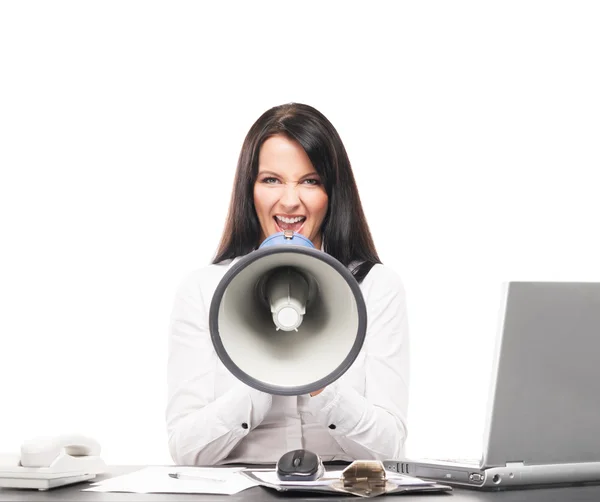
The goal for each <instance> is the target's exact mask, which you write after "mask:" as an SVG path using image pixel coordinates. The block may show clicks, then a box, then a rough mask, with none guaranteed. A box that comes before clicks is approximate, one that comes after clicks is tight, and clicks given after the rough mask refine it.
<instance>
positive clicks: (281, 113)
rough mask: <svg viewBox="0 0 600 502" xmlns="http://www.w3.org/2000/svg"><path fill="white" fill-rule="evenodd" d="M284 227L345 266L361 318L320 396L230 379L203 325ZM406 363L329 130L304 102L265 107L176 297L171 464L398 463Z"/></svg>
mask: <svg viewBox="0 0 600 502" xmlns="http://www.w3.org/2000/svg"><path fill="white" fill-rule="evenodd" d="M285 229H292V230H294V231H295V232H299V233H300V234H302V235H304V236H306V237H307V238H309V239H310V240H311V241H312V242H313V244H314V246H315V247H316V248H317V249H322V250H323V251H325V252H326V253H329V254H330V255H331V256H333V257H334V258H336V259H337V260H339V261H340V262H341V263H342V264H344V265H345V266H347V267H349V269H350V270H351V272H352V274H353V275H354V277H355V278H356V279H357V281H358V282H359V284H360V287H361V291H362V293H363V296H364V299H365V303H366V307H367V319H368V321H367V333H366V337H365V343H364V345H363V348H362V350H361V352H360V354H359V355H358V357H357V359H356V360H355V362H354V363H353V364H352V366H351V367H350V368H349V369H348V371H347V372H346V373H345V374H344V375H342V377H341V378H339V379H338V380H337V381H335V382H334V383H332V384H331V385H329V386H327V387H326V388H325V389H321V390H319V391H316V392H313V393H312V394H311V395H303V396H292V397H290V396H272V395H269V394H266V393H263V392H260V391H258V390H256V389H253V388H250V387H249V386H247V385H245V384H243V383H242V382H241V381H239V380H237V379H236V378H235V377H234V376H233V375H231V374H230V373H229V371H228V370H227V369H226V368H225V367H224V365H223V364H222V363H221V361H220V360H219V358H218V357H217V355H216V353H215V351H214V349H213V346H212V342H211V338H210V332H209V328H208V311H209V308H210V302H211V299H212V295H213V293H214V291H215V289H216V287H217V285H218V283H219V281H220V280H221V278H222V277H223V276H224V274H225V273H226V271H227V270H228V268H229V267H230V266H231V265H232V264H233V263H234V262H235V261H236V260H237V259H239V258H240V257H241V256H243V255H246V254H247V253H250V252H252V251H253V250H255V249H257V248H258V246H259V245H260V243H261V242H262V241H263V240H264V239H265V238H266V237H268V236H269V235H272V234H273V233H276V232H281V231H282V230H285ZM408 363H409V357H408V328H407V318H406V306H405V296H404V289H403V286H402V282H401V281H400V279H399V277H398V276H397V275H396V274H395V273H394V272H392V271H391V270H390V269H388V268H386V267H384V266H383V265H382V264H381V262H380V260H379V258H378V256H377V252H376V250H375V246H374V244H373V241H372V238H371V234H370V232H369V228H368V225H367V222H366V220H365V216H364V213H363V210H362V206H361V203H360V198H359V194H358V190H357V187H356V183H355V181H354V176H353V174H352V170H351V167H350V161H349V159H348V156H347V154H346V151H345V149H344V146H343V144H342V141H341V139H340V137H339V135H338V133H337V131H336V130H335V128H334V127H333V125H332V124H331V123H330V122H329V121H328V120H327V118H325V117H324V116H323V115H322V114H321V113H320V112H319V111H317V110H315V109H314V108H312V107H310V106H307V105H303V104H295V103H292V104H286V105H282V106H278V107H274V108H272V109H270V110H268V111H267V112H265V113H264V114H263V115H262V116H261V117H260V118H259V119H258V120H257V121H256V123H255V124H254V125H253V126H252V127H251V129H250V131H249V132H248V135H247V136H246V139H245V141H244V144H243V147H242V151H241V154H240V157H239V161H238V166H237V171H236V175H235V181H234V187H233V193H232V197H231V203H230V207H229V215H228V218H227V224H226V227H225V230H224V232H223V237H222V239H221V243H220V246H219V249H218V251H217V254H216V257H215V259H214V261H213V263H212V264H211V265H209V266H207V267H205V268H202V269H200V270H198V271H196V272H195V273H193V274H191V275H190V276H189V277H188V278H187V279H186V280H185V281H184V282H183V284H182V285H181V286H180V288H179V291H178V293H177V296H176V300H175V305H174V308H173V314H172V319H171V330H170V338H169V362H168V373H169V377H168V387H169V390H168V394H169V395H168V406H167V417H166V418H167V427H168V436H169V447H170V451H171V455H172V457H173V460H174V461H175V463H177V464H180V465H217V464H223V463H231V462H239V463H267V462H268V463H272V462H276V461H277V460H278V459H279V458H280V457H281V455H283V454H284V453H285V452H287V451H290V450H294V449H298V448H304V449H307V450H311V451H313V452H315V453H317V454H319V455H320V456H321V458H322V459H323V460H325V461H331V460H346V461H352V460H356V459H361V460H364V459H379V460H383V459H392V458H401V457H402V456H403V451H404V442H405V439H406V414H407V407H408V375H409V368H408Z"/></svg>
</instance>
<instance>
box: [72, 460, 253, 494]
mask: <svg viewBox="0 0 600 502" xmlns="http://www.w3.org/2000/svg"><path fill="white" fill-rule="evenodd" d="M242 470H243V468H242V467H215V468H206V467H177V466H173V467H145V468H143V469H140V470H139V471H134V472H132V473H129V474H123V475H121V476H116V477H114V478H109V479H106V480H104V481H98V482H96V483H93V484H92V485H91V487H90V488H86V489H84V490H82V491H92V492H132V493H211V494H224V495H233V494H234V493H239V492H241V491H242V490H246V489H247V488H251V487H253V486H257V485H258V483H257V482H256V481H253V480H251V479H248V478H247V477H246V476H243V475H242V474H240V471H242ZM175 472H177V473H181V474H182V475H184V476H186V479H175V478H172V477H170V476H169V474H171V473H175ZM188 476H189V477H193V478H194V479H188V478H187V477H188Z"/></svg>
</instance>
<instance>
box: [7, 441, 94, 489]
mask: <svg viewBox="0 0 600 502" xmlns="http://www.w3.org/2000/svg"><path fill="white" fill-rule="evenodd" d="M99 455H100V445H99V444H98V442H97V441H95V440H94V439H92V438H90V437H87V436H82V435H79V434H70V435H63V436H56V437H38V438H35V439H32V440H29V441H25V442H24V443H23V444H22V445H21V455H8V456H7V455H3V456H2V457H0V488H36V489H38V490H48V489H49V488H54V487H57V486H64V485H69V484H72V483H79V482H81V481H86V480H88V479H92V478H95V477H96V475H97V474H102V473H103V472H105V471H106V464H105V463H104V462H103V461H102V459H101V458H100V456H99ZM3 457H4V458H3Z"/></svg>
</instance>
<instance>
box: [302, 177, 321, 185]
mask: <svg viewBox="0 0 600 502" xmlns="http://www.w3.org/2000/svg"><path fill="white" fill-rule="evenodd" d="M302 183H304V184H305V185H313V186H317V185H320V184H321V181H320V180H318V179H317V178H308V179H305V180H304V181H303V182H302Z"/></svg>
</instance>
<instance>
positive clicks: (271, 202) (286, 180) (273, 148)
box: [254, 135, 328, 249]
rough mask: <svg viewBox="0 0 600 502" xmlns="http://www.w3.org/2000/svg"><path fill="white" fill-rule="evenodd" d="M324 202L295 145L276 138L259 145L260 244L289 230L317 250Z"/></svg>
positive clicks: (316, 180)
mask: <svg viewBox="0 0 600 502" xmlns="http://www.w3.org/2000/svg"><path fill="white" fill-rule="evenodd" d="M327 202H328V198H327V193H326V192H325V187H324V186H323V185H322V184H321V179H320V178H319V175H318V174H317V171H316V170H315V168H314V167H313V165H312V164H311V162H310V159H309V158H308V155H306V152H305V151H304V149H303V148H302V147H301V146H300V144H299V143H298V142H296V141H294V140H291V139H289V138H287V137H286V136H283V135H276V136H271V137H270V138H269V139H267V140H266V141H265V142H264V143H263V145H262V147H261V149H260V152H259V155H258V177H257V178H256V182H255V184H254V207H255V208H256V214H257V216H258V221H259V222H260V226H261V230H262V234H261V240H264V239H266V238H267V237H269V236H270V235H272V234H275V233H277V232H282V231H283V230H293V231H294V232H297V233H300V234H302V235H304V236H305V237H307V238H308V239H310V240H311V241H312V243H313V245H314V246H315V247H316V248H317V249H320V248H321V242H322V236H321V225H322V224H323V220H324V219H325V215H326V214H327Z"/></svg>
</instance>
